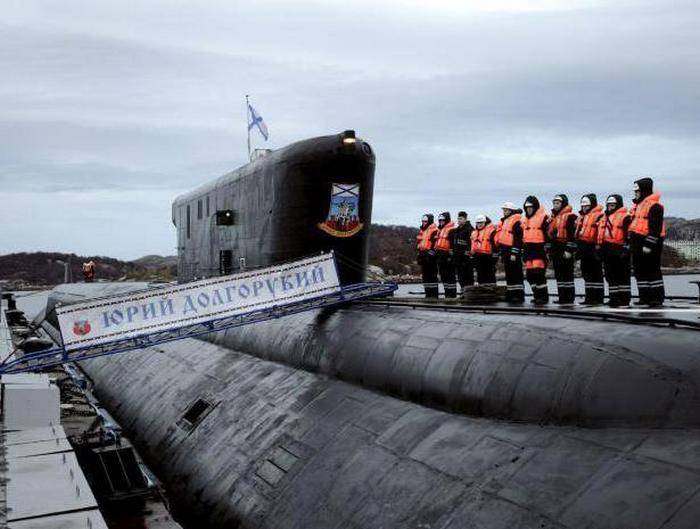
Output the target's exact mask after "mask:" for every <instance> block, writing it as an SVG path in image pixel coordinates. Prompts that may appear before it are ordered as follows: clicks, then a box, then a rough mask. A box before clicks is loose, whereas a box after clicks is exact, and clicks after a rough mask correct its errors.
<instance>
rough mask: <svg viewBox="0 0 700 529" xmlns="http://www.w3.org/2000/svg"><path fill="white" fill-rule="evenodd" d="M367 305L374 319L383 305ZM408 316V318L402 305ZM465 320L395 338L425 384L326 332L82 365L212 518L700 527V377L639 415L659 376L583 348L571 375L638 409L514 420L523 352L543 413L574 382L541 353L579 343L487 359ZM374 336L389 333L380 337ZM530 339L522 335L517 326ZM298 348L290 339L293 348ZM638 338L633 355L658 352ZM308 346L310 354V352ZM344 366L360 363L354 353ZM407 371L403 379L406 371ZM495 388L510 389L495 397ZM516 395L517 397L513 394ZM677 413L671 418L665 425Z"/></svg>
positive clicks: (270, 523) (185, 500) (400, 360)
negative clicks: (464, 405)
mask: <svg viewBox="0 0 700 529" xmlns="http://www.w3.org/2000/svg"><path fill="white" fill-rule="evenodd" d="M340 312H345V313H347V312H348V310H347V309H346V310H345V311H340ZM362 313H364V314H366V311H364V312H362ZM317 316H319V317H322V316H321V315H317ZM342 316H343V314H340V315H339V318H340V319H341V320H342V319H343V318H342ZM352 316H353V317H358V318H360V319H361V318H363V317H366V318H367V322H369V319H370V318H373V319H376V318H377V315H376V314H370V315H368V316H358V315H356V314H353V315H352ZM415 317H417V318H419V319H421V318H422V319H425V320H430V319H431V318H435V316H434V315H431V314H419V315H417V316H416V315H413V316H411V317H408V316H406V315H404V318H406V320H405V321H406V322H407V323H409V322H410V323H414V322H415V320H414V318H415ZM331 318H333V316H331ZM392 318H393V319H394V320H395V321H399V322H400V321H401V317H400V315H397V314H393V315H392ZM486 321H487V319H486V318H484V319H483V322H482V323H484V326H486ZM296 323H297V324H301V323H303V322H301V321H297V322H296ZM501 323H503V322H501ZM452 324H453V329H452V330H451V331H450V332H449V333H448V336H444V337H441V338H439V337H436V336H430V337H426V341H424V342H421V343H420V344H419V343H418V342H417V341H416V336H415V334H411V333H408V335H407V336H406V337H405V340H407V343H406V348H408V350H407V349H406V348H403V349H400V348H399V349H396V350H395V351H394V358H393V360H392V361H391V362H390V366H391V372H393V373H398V372H399V371H401V372H402V373H403V375H402V376H401V377H398V376H397V380H422V381H423V385H422V387H423V388H424V389H423V390H422V391H425V392H426V393H425V394H424V395H423V396H422V397H421V395H420V394H418V393H414V392H413V391H408V392H407V393H406V396H412V398H413V401H409V400H401V399H398V398H396V397H394V396H392V395H390V394H387V392H385V391H383V390H382V391H379V389H384V388H386V387H390V386H391V384H390V383H389V381H386V380H385V381H384V382H382V377H383V376H384V375H383V374H382V373H383V372H382V370H381V369H379V368H376V367H372V366H373V365H374V364H373V362H374V357H373V356H370V355H366V356H364V357H363V358H361V359H356V365H357V366H358V367H359V366H360V365H363V366H364V367H363V368H362V370H361V372H363V373H365V374H366V375H365V376H369V374H370V373H374V375H375V377H376V378H375V379H374V383H372V384H366V385H367V386H372V387H373V388H374V389H371V388H370V387H363V385H360V381H359V380H355V383H348V382H344V381H342V380H339V379H338V378H336V377H329V376H326V375H322V374H320V373H318V372H315V371H314V370H313V369H312V370H307V369H309V368H310V367H311V366H310V364H312V363H313V362H314V361H318V360H319V357H318V353H319V350H318V349H317V348H316V347H315V345H314V340H313V339H311V337H309V339H308V340H306V342H305V343H306V344H307V345H306V346H295V347H282V345H284V344H280V347H279V348H272V349H270V351H271V354H274V356H275V361H274V362H272V361H270V360H267V359H264V358H259V357H258V356H256V354H257V353H256V352H255V351H253V352H252V353H251V354H246V353H245V352H242V351H235V350H232V349H229V348H228V347H222V346H221V345H217V344H213V343H205V342H202V341H200V340H192V339H188V340H183V341H180V342H178V343H173V344H168V345H164V346H160V347H152V348H150V349H148V350H144V351H142V352H139V353H132V354H125V355H119V356H116V357H106V358H97V359H93V360H90V361H86V362H83V367H84V369H85V370H86V371H87V373H88V374H89V375H90V377H91V378H92V379H93V381H94V383H95V384H96V386H97V388H98V390H99V391H98V393H99V395H100V398H101V400H102V401H103V402H104V403H105V405H106V406H107V407H108V409H109V410H110V412H112V413H113V414H114V415H115V416H116V417H117V418H118V420H119V421H120V423H121V424H123V425H124V427H126V428H127V429H128V430H129V431H130V432H133V434H134V435H135V436H136V438H135V441H136V443H137V444H138V446H139V450H140V451H141V452H142V453H144V454H145V456H146V458H147V459H148V461H149V464H152V465H153V466H154V467H156V469H157V470H158V474H159V476H161V477H162V479H163V480H164V482H165V483H166V485H167V486H168V488H169V491H170V493H171V494H174V495H175V496H176V497H177V498H178V500H179V501H178V504H179V505H180V513H181V515H183V516H184V518H186V519H189V520H191V521H193V523H194V521H195V520H196V521H197V524H198V526H201V525H202V522H203V521H206V523H207V524H209V525H210V526H212V527H245V528H249V527H250V528H252V527H256V528H271V529H272V528H275V529H280V528H299V529H301V528H304V529H308V528H350V527H352V528H360V527H361V528H381V527H384V528H385V527H392V528H415V527H435V528H445V529H447V528H450V529H457V528H479V529H486V528H489V529H500V528H503V529H505V528H508V529H510V528H512V527H518V528H533V529H534V528H538V529H542V528H576V529H580V528H611V529H612V528H615V529H619V528H627V527H629V528H635V529H644V528H649V529H651V528H659V527H665V528H671V527H672V528H687V529H690V528H695V527H697V525H696V522H697V516H698V513H700V496H699V495H698V491H699V490H700V448H699V447H700V444H699V443H698V436H697V430H696V429H695V428H694V427H693V426H692V425H693V424H695V422H696V419H697V417H696V416H695V415H694V414H695V413H697V411H694V412H693V411H690V410H688V408H687V406H686V404H688V402H685V401H686V400H687V399H690V400H694V399H696V398H697V395H692V396H691V395H688V394H686V395H682V396H676V397H675V399H674V398H671V400H663V401H662V402H661V403H660V406H665V407H666V409H667V412H666V413H662V412H661V411H659V412H658V413H650V414H642V415H641V416H640V417H639V423H638V424H636V425H634V426H633V425H632V424H633V422H634V421H633V418H634V415H635V414H636V413H638V410H632V409H627V408H625V406H628V405H629V406H633V405H632V404H625V401H626V400H627V399H633V398H637V397H640V394H638V393H634V392H635V391H637V390H640V389H642V390H643V386H644V384H643V383H642V382H643V381H641V380H640V379H639V378H638V377H637V378H634V379H633V381H632V382H631V383H629V384H628V385H625V384H624V383H621V385H620V386H618V387H614V381H613V380H609V383H608V384H607V385H601V384H602V380H598V381H597V382H596V379H597V378H598V377H601V376H603V375H602V368H603V365H605V362H602V363H600V362H592V363H589V362H588V361H583V362H582V363H581V364H578V365H573V364H572V365H571V370H572V372H571V373H570V377H569V380H570V381H569V383H571V384H573V385H574V386H577V385H578V387H579V388H581V387H583V386H585V385H587V386H588V387H589V391H590V392H593V393H595V394H594V395H591V394H589V395H588V397H589V399H595V398H596V396H597V397H598V398H599V399H601V406H602V403H603V402H607V403H608V404H609V405H610V406H611V411H610V412H609V413H610V414H612V413H614V412H615V410H617V411H619V413H620V419H621V420H620V421H619V422H620V423H621V424H625V423H626V424H627V426H625V427H621V426H620V427H611V426H608V427H605V428H588V427H581V426H579V425H578V424H576V422H577V421H578V420H582V421H583V422H584V423H587V422H588V423H591V422H597V423H599V424H602V423H610V422H611V421H612V418H611V417H601V416H600V415H599V413H598V412H597V411H596V409H595V408H592V409H586V408H585V406H583V408H582V409H580V410H579V412H578V415H577V417H569V418H568V419H567V420H564V421H562V422H563V424H562V425H556V424H546V421H537V420H528V421H524V420H523V421H514V420H498V419H495V418H494V416H492V413H494V414H495V415H508V414H509V413H510V414H511V415H514V414H515V411H514V410H516V409H518V408H519V407H522V406H523V405H524V404H525V401H523V402H520V404H517V403H516V402H517V401H518V399H519V397H518V390H517V388H518V386H519V385H518V384H515V385H513V384H509V380H508V374H507V371H508V370H507V369H506V368H505V365H506V364H510V365H517V364H519V371H520V376H519V377H517V378H518V379H519V380H520V381H521V382H522V384H523V385H524V386H530V385H534V388H535V389H536V390H537V391H535V389H533V394H532V395H531V398H530V399H527V402H528V403H529V404H528V405H529V406H530V408H531V410H530V413H531V414H533V415H534V416H537V415H540V416H541V415H542V414H543V413H545V412H544V411H543V410H545V409H547V408H548V407H551V406H553V405H554V404H555V403H556V402H557V396H556V395H551V390H550V387H549V386H548V385H546V384H545V383H544V381H543V379H542V378H541V377H540V378H539V379H537V380H536V379H533V378H532V370H533V369H536V368H537V367H538V366H539V368H540V369H545V370H546V369H550V370H556V369H557V365H556V363H557V362H558V361H560V362H562V363H570V362H571V357H570V356H564V357H563V358H562V359H560V360H557V358H556V357H557V355H556V354H553V353H552V351H551V350H549V349H547V346H546V345H544V344H543V347H542V348H541V349H540V354H534V355H531V357H530V359H529V360H525V359H524V357H525V356H527V355H526V354H525V353H524V351H522V350H519V349H517V348H511V349H508V348H506V349H501V350H500V351H501V352H500V358H499V353H496V352H495V351H491V354H490V356H491V357H492V358H493V362H492V363H491V365H488V363H487V361H486V360H485V359H484V358H482V359H478V354H477V353H476V352H475V349H476V346H475V343H476V342H475V339H481V337H479V336H477V335H473V334H472V338H469V333H468V332H465V334H462V335H461V336H460V335H458V333H457V332H452V331H454V330H455V328H456V327H457V326H458V325H459V322H452ZM302 327H303V326H302ZM344 327H345V328H347V327H348V322H347V321H345V322H344ZM399 327H400V324H399ZM306 328H307V331H308V329H309V327H308V326H307V327H306ZM251 329H256V330H255V331H250V332H248V333H247V334H248V336H247V338H246V339H247V340H250V339H255V338H256V337H257V339H259V340H261V341H263V342H264V340H265V339H266V338H265V337H264V335H267V334H269V332H270V328H269V326H268V328H266V329H259V326H256V327H254V328H253V327H251ZM368 329H372V327H371V326H369V327H368ZM443 330H444V329H443ZM600 330H605V329H604V328H601V329H600ZM354 331H355V332H357V333H360V332H364V331H362V330H360V329H354ZM312 332H315V331H312ZM340 332H341V334H342V331H340ZM301 334H302V331H299V333H298V335H297V336H300V335H301ZM218 338H219V339H221V338H223V337H222V336H219V337H218ZM367 338H368V339H369V338H370V336H367ZM494 339H501V340H503V342H504V343H501V345H504V344H505V343H506V342H507V341H508V338H507V337H505V336H501V337H500V338H497V337H494ZM374 340H375V342H377V343H383V339H382V338H381V337H378V336H374ZM516 341H518V340H516V339H515V338H514V337H512V342H511V343H515V342H516ZM663 341H664V340H663V339H661V340H660V342H661V343H663ZM408 342H411V345H409V344H408ZM660 342H659V341H657V342H656V345H657V346H658V345H659V343H660ZM429 343H430V345H428V344H429ZM446 344H449V345H446ZM287 345H288V344H287ZM652 345H653V344H651V345H650V347H651V346H652ZM384 347H386V346H385V345H384ZM381 349H383V347H382V346H378V347H375V348H374V349H373V352H374V353H376V352H377V351H378V350H381ZM447 349H449V350H451V351H452V353H451V354H452V356H453V362H451V363H450V362H447V363H446V361H445V359H444V357H443V359H442V360H441V361H440V362H438V363H440V364H442V368H441V369H438V370H435V369H430V368H429V366H430V363H431V360H430V359H436V357H438V356H440V355H441V354H443V353H444V351H446V350H447ZM431 351H432V354H431ZM440 351H442V353H441V352H440ZM618 353H619V351H617V350H616V351H610V355H612V356H615V355H616V354H618ZM285 354H289V355H290V357H286V358H282V356H284V355H285ZM582 354H583V355H584V356H585V355H586V353H585V352H583V353H582ZM292 355H293V356H294V358H292V357H291V356H292ZM638 355H639V351H637V352H635V353H630V357H629V358H627V359H620V360H619V361H620V362H625V363H629V364H640V363H641V364H645V362H644V361H643V360H642V358H641V356H638ZM642 356H643V355H642ZM659 356H661V355H659ZM470 357H471V361H469V360H468V359H469V358H470ZM494 357H495V358H494ZM460 359H461V360H462V361H460ZM299 361H303V362H304V363H306V364H307V365H306V366H305V367H306V369H299V368H298V366H299ZM348 361H349V360H348ZM377 361H378V362H380V363H381V361H380V360H379V359H377ZM436 361H437V359H436ZM686 361H689V359H686ZM281 362H283V363H281ZM658 362H661V363H663V362H662V361H660V360H658V359H653V358H652V359H650V361H649V362H648V363H646V369H651V370H652V371H653V370H654V369H655V367H656V368H657V369H660V371H659V372H658V373H657V374H658V375H659V376H660V377H662V379H663V377H664V376H665V374H664V369H661V368H660V366H659V365H656V364H657V363H658ZM284 364H287V365H284ZM317 365H318V364H317ZM586 365H587V367H585V366H586ZM292 366H295V367H292ZM468 366H469V367H468ZM670 369H672V370H674V372H675V373H676V375H679V373H681V372H682V371H675V370H677V369H679V366H675V367H673V368H670ZM469 371H471V372H472V375H473V380H474V381H475V382H474V383H475V384H476V385H475V386H473V387H472V389H471V390H470V392H469V393H468V394H473V395H474V399H475V402H474V405H476V402H477V401H480V402H481V405H480V411H479V414H480V415H481V417H475V416H468V415H465V414H464V413H463V411H467V410H462V411H458V410H456V409H454V408H451V405H450V404H449V393H450V388H452V390H454V388H455V387H456V386H457V380H459V379H460V376H459V375H458V374H459V373H461V372H469ZM340 372H343V373H346V375H344V376H346V377H347V378H348V379H351V378H352V377H350V376H348V375H347V371H345V370H344V369H343V368H339V371H338V372H337V374H339V373H340ZM356 372H357V373H359V372H360V371H356ZM613 374H616V373H613ZM666 374H668V373H666ZM578 377H581V378H583V379H584V382H585V384H584V383H579V381H577V380H576V379H577V378H578ZM613 378H614V377H613ZM680 378H681V379H683V378H684V377H683V376H681V377H680ZM685 378H686V379H685V380H678V382H679V384H680V386H683V384H687V386H688V387H690V386H691V385H694V384H695V381H696V378H697V377H696V374H694V373H690V374H689V366H686V371H685ZM538 380H539V385H537V384H536V383H537V381H538ZM477 382H478V383H477ZM617 382H624V381H621V380H620V379H619V378H618V379H617ZM667 382H668V383H669V384H673V383H674V382H673V381H667ZM636 383H639V384H640V386H639V387H634V386H635V384H636ZM362 384H365V383H364V382H362ZM477 386H479V387H481V388H483V393H479V391H478V390H476V389H475V388H476V387H477ZM394 388H395V389H394V391H393V392H395V393H396V394H400V393H401V391H402V389H401V388H400V387H399V386H394ZM439 388H442V389H439ZM405 389H406V390H408V388H405ZM560 390H562V391H563V388H560ZM688 390H689V389H688ZM648 391H650V392H651V393H653V396H657V397H658V396H659V395H660V394H661V393H663V392H662V391H660V390H659V389H658V388H655V387H651V388H649V389H648ZM538 392H539V399H536V398H534V396H535V395H536V394H537V393H538ZM564 392H565V391H564ZM428 394H430V399H434V398H435V396H436V395H438V394H442V400H443V401H442V403H441V404H440V407H429V406H426V405H423V404H420V403H419V402H417V400H421V399H422V398H425V399H427V398H428ZM482 395H490V397H489V398H486V399H484V397H483V396H482ZM642 397H643V396H642ZM533 399H534V400H533ZM613 399H615V400H613ZM199 400H206V401H207V402H209V403H210V404H211V410H210V412H209V413H208V414H206V416H205V418H204V419H203V420H202V421H201V422H200V423H198V424H197V426H196V427H195V428H193V429H189V428H186V427H183V417H184V416H186V415H187V414H188V411H189V410H190V409H191V407H192V406H193V403H196V402H197V401H199ZM495 402H500V406H501V407H500V408H494V407H493V406H494V405H495V404H494V403H495ZM508 402H512V403H513V406H512V408H511V409H510V411H504V410H508V409H509V408H508V404H507V403H508ZM489 403H490V404H489ZM498 410H500V411H498ZM657 410H658V408H657ZM674 410H675V411H676V412H678V413H677V414H674ZM472 411H473V410H472ZM587 414H588V416H586V415H587ZM519 418H521V419H522V418H523V417H519ZM550 418H551V417H550ZM613 422H614V421H613ZM661 423H664V424H666V425H665V426H663V427H659V425H660V424H661ZM664 524H665V525H664Z"/></svg>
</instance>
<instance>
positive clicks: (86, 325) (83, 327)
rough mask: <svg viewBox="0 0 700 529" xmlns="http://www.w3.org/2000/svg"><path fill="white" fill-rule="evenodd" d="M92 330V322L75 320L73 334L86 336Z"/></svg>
mask: <svg viewBox="0 0 700 529" xmlns="http://www.w3.org/2000/svg"><path fill="white" fill-rule="evenodd" d="M91 330H92V327H91V326H90V322H89V321H88V320H77V321H74V322H73V334H77V335H78V336H85V335H86V334H89V333H90V331H91Z"/></svg>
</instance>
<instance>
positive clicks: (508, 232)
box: [494, 202, 525, 303]
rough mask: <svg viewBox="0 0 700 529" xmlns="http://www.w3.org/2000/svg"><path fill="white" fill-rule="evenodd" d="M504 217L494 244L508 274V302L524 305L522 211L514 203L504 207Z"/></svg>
mask: <svg viewBox="0 0 700 529" xmlns="http://www.w3.org/2000/svg"><path fill="white" fill-rule="evenodd" d="M502 210H503V217H501V222H500V223H499V224H498V227H497V228H496V236H495V238H494V242H495V243H496V247H497V249H498V251H499V253H500V254H501V260H502V261H503V268H504V270H505V273H506V301H507V302H508V303H522V302H523V301H525V287H524V285H523V262H522V248H523V228H522V226H521V224H520V219H521V213H522V212H523V210H522V209H519V208H517V207H516V206H515V204H513V203H512V202H506V203H505V204H503V206H502Z"/></svg>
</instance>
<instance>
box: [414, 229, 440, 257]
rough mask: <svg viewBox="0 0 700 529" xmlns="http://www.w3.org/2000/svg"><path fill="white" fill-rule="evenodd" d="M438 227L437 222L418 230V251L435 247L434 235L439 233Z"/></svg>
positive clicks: (425, 250) (426, 250)
mask: <svg viewBox="0 0 700 529" xmlns="http://www.w3.org/2000/svg"><path fill="white" fill-rule="evenodd" d="M437 231H438V229H437V226H436V225H435V224H431V225H430V226H428V227H427V228H425V229H423V230H419V231H418V235H416V240H417V241H418V245H417V248H418V251H419V252H428V251H430V250H432V249H433V236H434V235H435V233H437Z"/></svg>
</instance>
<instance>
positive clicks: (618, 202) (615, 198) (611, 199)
mask: <svg viewBox="0 0 700 529" xmlns="http://www.w3.org/2000/svg"><path fill="white" fill-rule="evenodd" d="M608 204H615V209H613V211H617V210H618V209H620V208H621V207H622V206H623V205H624V204H623V202H622V195H608V198H607V199H606V200H605V206H606V207H605V209H606V211H607V209H608V208H607V206H608Z"/></svg>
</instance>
